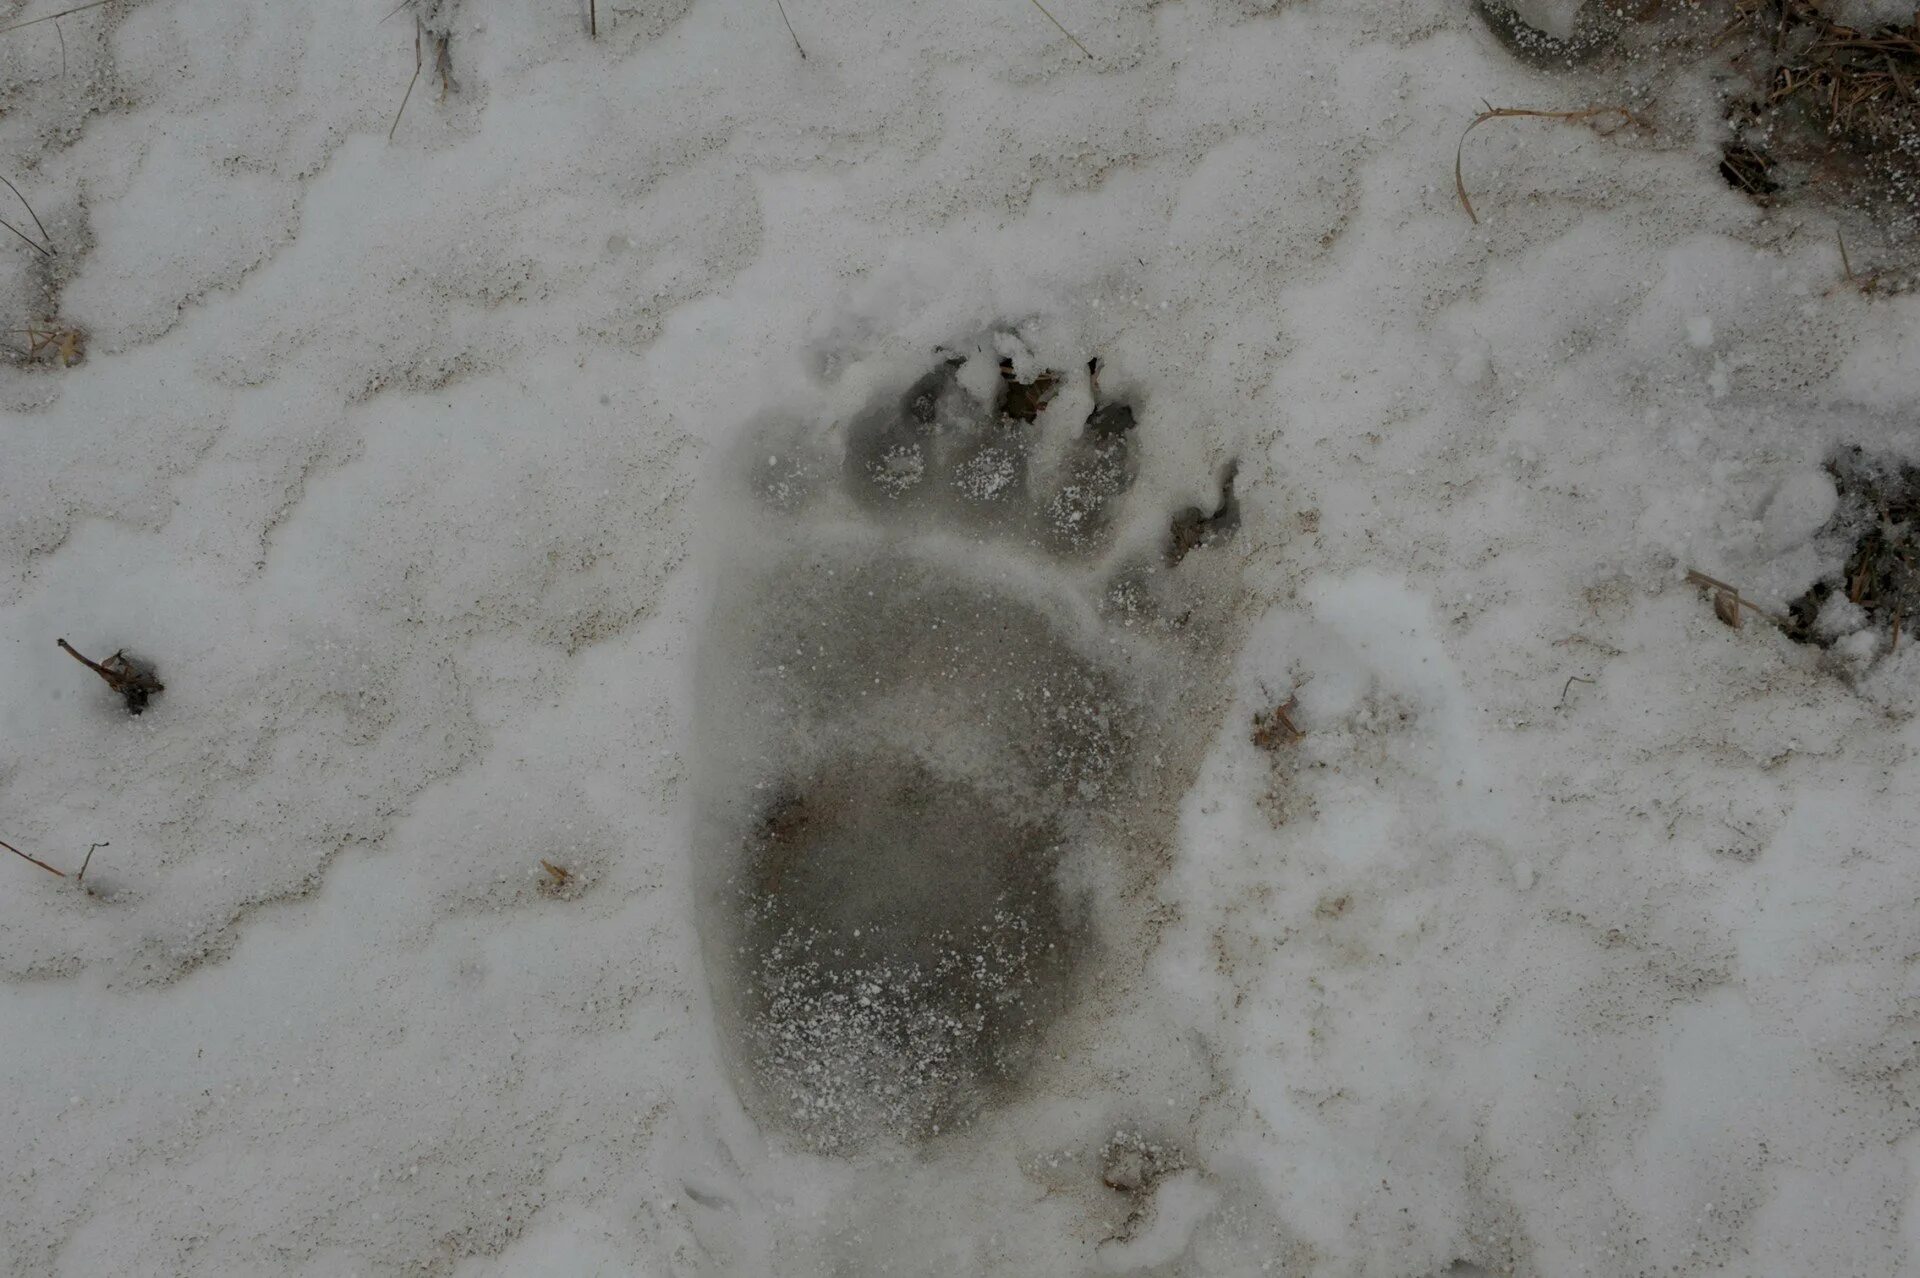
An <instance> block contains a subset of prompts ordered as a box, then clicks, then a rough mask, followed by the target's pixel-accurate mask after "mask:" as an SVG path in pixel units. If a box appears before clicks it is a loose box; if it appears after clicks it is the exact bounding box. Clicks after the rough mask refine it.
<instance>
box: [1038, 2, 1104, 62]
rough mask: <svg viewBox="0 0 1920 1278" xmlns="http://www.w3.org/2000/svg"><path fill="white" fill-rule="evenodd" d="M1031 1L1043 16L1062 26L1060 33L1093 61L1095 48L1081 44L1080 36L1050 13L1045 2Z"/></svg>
mask: <svg viewBox="0 0 1920 1278" xmlns="http://www.w3.org/2000/svg"><path fill="white" fill-rule="evenodd" d="M1030 3H1031V4H1032V5H1033V7H1034V8H1036V9H1038V10H1039V11H1040V13H1041V16H1043V17H1044V18H1046V20H1047V21H1048V22H1051V23H1052V24H1053V25H1054V26H1056V27H1060V34H1061V35H1063V36H1065V37H1066V38H1067V39H1069V40H1072V41H1073V47H1074V48H1076V49H1078V50H1080V52H1082V53H1084V54H1086V55H1087V59H1088V61H1092V59H1093V50H1092V49H1089V48H1088V47H1087V46H1086V45H1084V44H1081V43H1080V40H1079V38H1078V37H1077V36H1075V35H1074V34H1073V32H1071V31H1069V30H1067V29H1066V28H1065V27H1061V26H1060V19H1058V18H1056V17H1054V16H1053V15H1052V14H1051V13H1048V12H1047V6H1045V5H1044V4H1041V3H1040V0H1030Z"/></svg>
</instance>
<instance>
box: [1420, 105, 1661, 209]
mask: <svg viewBox="0 0 1920 1278" xmlns="http://www.w3.org/2000/svg"><path fill="white" fill-rule="evenodd" d="M1608 115H1617V116H1619V117H1620V119H1621V120H1622V121H1623V122H1625V123H1627V124H1641V123H1642V121H1641V120H1640V118H1639V117H1638V116H1636V115H1635V114H1634V113H1633V112H1631V111H1629V110H1627V109H1626V108H1625V107H1587V108H1585V109H1583V110H1579V111H1536V110H1533V109H1531V108H1529V107H1497V106H1488V107H1487V109H1486V110H1484V111H1482V112H1481V113H1480V114H1479V115H1476V116H1474V117H1473V122H1472V123H1471V124H1469V125H1467V127H1466V128H1465V129H1464V130H1463V131H1462V132H1461V134H1460V145H1458V146H1456V147H1455V148H1454V149H1453V189H1454V190H1455V191H1457V192H1459V194H1460V207H1461V208H1463V209H1465V210H1466V211H1467V216H1468V217H1469V218H1471V219H1472V220H1473V223H1474V225H1476V226H1478V225H1479V224H1480V215H1479V214H1478V213H1475V212H1474V211H1473V201H1472V200H1470V199H1468V198H1467V183H1466V179H1465V178H1464V177H1462V176H1461V172H1460V160H1461V155H1462V153H1464V152H1465V150H1466V148H1467V134H1469V133H1472V132H1473V131H1474V130H1475V129H1477V128H1479V127H1480V126H1481V125H1483V124H1485V123H1486V122H1487V121H1488V120H1515V119H1534V120H1559V121H1561V122H1562V123H1565V124H1578V123H1580V122H1582V121H1585V120H1593V119H1598V118H1599V117H1601V116H1608Z"/></svg>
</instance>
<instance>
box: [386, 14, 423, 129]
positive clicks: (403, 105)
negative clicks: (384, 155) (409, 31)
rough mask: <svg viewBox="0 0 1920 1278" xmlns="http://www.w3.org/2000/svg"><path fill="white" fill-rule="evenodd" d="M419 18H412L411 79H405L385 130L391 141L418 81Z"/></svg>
mask: <svg viewBox="0 0 1920 1278" xmlns="http://www.w3.org/2000/svg"><path fill="white" fill-rule="evenodd" d="M420 61H421V59H420V19H418V18H415V19H414V20H413V79H411V80H409V81H407V91H406V92H405V93H403V94H401V95H400V109H399V110H398V111H395V112H394V113H393V127H392V128H390V129H388V130H387V141H389V142H391V141H393V135H394V134H395V133H397V132H399V131H400V117H401V116H403V115H405V114H406V113H407V100H408V99H409V98H411V97H412V96H413V86H414V85H416V84H418V83H420Z"/></svg>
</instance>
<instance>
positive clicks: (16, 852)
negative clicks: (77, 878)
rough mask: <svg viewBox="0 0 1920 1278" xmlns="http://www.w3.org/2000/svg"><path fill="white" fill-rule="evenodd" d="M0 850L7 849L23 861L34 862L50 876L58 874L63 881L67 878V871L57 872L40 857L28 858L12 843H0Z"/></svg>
mask: <svg viewBox="0 0 1920 1278" xmlns="http://www.w3.org/2000/svg"><path fill="white" fill-rule="evenodd" d="M0 848H5V849H6V850H7V851H9V852H11V853H13V854H14V855H15V856H17V857H19V858H20V859H21V860H22V861H31V862H33V863H34V864H35V865H37V866H39V867H40V868H41V869H43V870H45V871H46V872H47V873H48V874H57V875H59V876H60V877H61V878H63V879H64V878H66V877H67V872H66V871H65V870H56V869H54V868H53V867H52V866H51V865H48V864H47V863H46V862H45V861H42V860H40V859H39V858H38V857H31V856H28V855H27V854H26V853H25V852H22V851H21V850H20V849H19V848H16V847H15V846H13V844H11V843H7V842H4V841H0Z"/></svg>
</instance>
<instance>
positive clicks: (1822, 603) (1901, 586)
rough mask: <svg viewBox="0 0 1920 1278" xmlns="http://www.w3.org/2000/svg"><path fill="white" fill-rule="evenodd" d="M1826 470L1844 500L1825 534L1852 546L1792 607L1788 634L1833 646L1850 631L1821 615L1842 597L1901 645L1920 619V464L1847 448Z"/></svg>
mask: <svg viewBox="0 0 1920 1278" xmlns="http://www.w3.org/2000/svg"><path fill="white" fill-rule="evenodd" d="M1827 470H1828V473H1830V474H1831V475H1832V476H1833V482H1834V487H1835V488H1836V489H1837V490H1838V491H1839V494H1840V505H1839V508H1838V509H1837V510H1836V511H1835V512H1834V515H1833V518H1832V519H1831V520H1830V521H1829V522H1828V523H1827V525H1826V526H1825V527H1824V528H1823V529H1822V530H1821V533H1820V536H1821V537H1822V538H1833V539H1839V540H1841V541H1842V543H1843V544H1845V545H1847V546H1848V547H1849V549H1848V552H1847V558H1846V563H1845V566H1844V567H1842V569H1841V570H1840V572H1839V573H1838V574H1836V575H1835V576H1833V577H1830V578H1826V579H1823V580H1821V581H1817V582H1815V583H1814V584H1813V586H1812V588H1811V589H1809V590H1808V591H1807V592H1806V593H1805V594H1803V595H1801V596H1800V597H1799V598H1798V599H1796V600H1794V601H1793V602H1792V604H1790V605H1789V606H1788V609H1787V617H1786V626H1785V629H1786V632H1787V634H1788V636H1789V637H1790V638H1792V639H1794V640H1795V641H1796V642H1799V643H1812V644H1818V645H1820V646H1822V647H1826V646H1828V645H1830V644H1832V643H1833V642H1834V641H1835V640H1836V639H1837V638H1838V637H1839V636H1840V634H1842V633H1844V628H1842V627H1838V626H1835V625H1834V624H1832V619H1831V618H1828V619H1827V620H1825V621H1823V616H1824V615H1825V614H1828V613H1830V612H1834V611H1844V608H1843V607H1842V606H1841V605H1837V604H1836V603H1835V602H1834V601H1835V600H1836V598H1837V599H1839V600H1844V601H1845V607H1850V608H1854V609H1858V610H1859V612H1860V613H1861V614H1864V620H1865V622H1866V623H1867V624H1868V625H1871V626H1873V627H1875V628H1877V629H1880V630H1883V631H1885V632H1887V633H1888V634H1889V636H1890V637H1891V638H1892V639H1893V641H1894V642H1898V638H1899V635H1900V633H1901V630H1902V629H1903V628H1906V629H1911V628H1912V627H1913V625H1914V623H1915V621H1916V619H1920V467H1916V466H1913V465H1910V464H1908V463H1906V462H1902V461H1899V460H1896V459H1893V458H1889V457H1884V456H1879V455H1876V454H1873V453H1868V452H1866V451H1865V450H1863V449H1860V448H1848V449H1846V450H1845V451H1843V452H1841V453H1839V454H1837V455H1836V456H1835V457H1834V458H1833V459H1832V460H1831V461H1829V462H1828V463H1827ZM1856 628H1857V627H1856Z"/></svg>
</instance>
